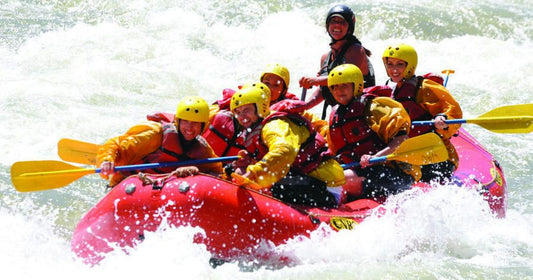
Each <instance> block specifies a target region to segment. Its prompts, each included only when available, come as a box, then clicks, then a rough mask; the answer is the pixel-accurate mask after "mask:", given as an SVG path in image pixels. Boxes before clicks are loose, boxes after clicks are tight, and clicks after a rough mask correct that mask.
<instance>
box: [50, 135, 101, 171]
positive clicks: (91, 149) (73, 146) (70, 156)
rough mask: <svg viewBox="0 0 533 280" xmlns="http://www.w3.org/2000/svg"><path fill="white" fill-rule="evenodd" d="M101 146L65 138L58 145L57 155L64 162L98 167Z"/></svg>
mask: <svg viewBox="0 0 533 280" xmlns="http://www.w3.org/2000/svg"><path fill="white" fill-rule="evenodd" d="M99 148H100V145H97V144H93V143H87V142H82V141H78V140H73V139H67V138H63V139H61V140H59V142H58V143H57V153H58V154H59V157H60V158H61V159H62V160H65V161H70V162H76V163H81V164H88V165H96V154H97V153H98V149H99Z"/></svg>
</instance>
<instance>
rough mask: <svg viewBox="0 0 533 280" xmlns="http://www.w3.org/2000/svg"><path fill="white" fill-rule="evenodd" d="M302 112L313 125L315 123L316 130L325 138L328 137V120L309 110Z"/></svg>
mask: <svg viewBox="0 0 533 280" xmlns="http://www.w3.org/2000/svg"><path fill="white" fill-rule="evenodd" d="M300 114H301V115H302V117H304V118H306V119H308V120H309V121H310V122H311V125H313V127H314V129H315V131H316V132H318V133H319V134H320V135H322V137H324V139H326V136H327V131H328V122H327V121H326V120H323V119H321V118H319V117H317V116H316V115H315V114H313V113H311V112H309V111H303V112H302V113H300Z"/></svg>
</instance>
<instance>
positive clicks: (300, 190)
mask: <svg viewBox="0 0 533 280" xmlns="http://www.w3.org/2000/svg"><path fill="white" fill-rule="evenodd" d="M270 190H271V191H272V196H273V197H275V198H277V199H279V200H281V201H284V202H287V203H292V204H301V205H308V206H313V207H326V208H336V207H337V200H336V199H335V196H333V194H332V193H330V192H329V191H328V189H327V186H326V183H324V182H322V181H320V180H318V179H315V178H313V177H310V176H307V175H300V174H295V173H289V174H287V176H285V177H284V178H283V179H281V180H280V181H278V182H277V183H275V184H274V185H272V187H271V188H270Z"/></svg>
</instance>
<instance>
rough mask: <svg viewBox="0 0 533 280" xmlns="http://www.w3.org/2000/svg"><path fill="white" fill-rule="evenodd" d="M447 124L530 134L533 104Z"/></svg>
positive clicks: (421, 122) (431, 122)
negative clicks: (471, 124)
mask: <svg viewBox="0 0 533 280" xmlns="http://www.w3.org/2000/svg"><path fill="white" fill-rule="evenodd" d="M446 123H447V124H458V123H473V124H477V125H479V126H481V127H483V128H485V129H488V130H490V131H492V132H496V133H530V132H532V131H533V104H518V105H507V106H502V107H498V108H496V109H493V110H491V111H489V112H487V113H485V114H483V115H481V116H479V117H477V118H475V119H455V120H446ZM433 124H434V121H433V120H429V121H414V122H412V123H411V125H414V126H416V125H433Z"/></svg>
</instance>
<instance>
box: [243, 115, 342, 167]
mask: <svg viewBox="0 0 533 280" xmlns="http://www.w3.org/2000/svg"><path fill="white" fill-rule="evenodd" d="M281 117H287V118H289V119H290V120H291V121H292V122H295V123H296V124H298V125H305V126H306V127H307V129H308V130H309V133H310V136H309V138H308V139H307V140H306V141H305V142H304V143H303V144H302V145H301V147H300V150H299V151H298V155H297V156H296V159H295V160H294V162H293V164H292V167H291V170H293V171H294V172H298V173H300V174H307V173H309V172H311V171H313V170H314V169H316V168H317V167H318V166H319V165H320V164H321V163H322V162H324V161H326V160H328V159H331V158H333V154H332V153H331V151H330V150H329V149H328V147H327V143H326V141H325V140H324V138H323V137H322V136H321V135H320V134H319V133H316V131H315V130H314V129H313V126H312V125H311V123H310V122H309V121H308V120H307V119H305V118H304V117H302V116H300V115H298V114H290V113H287V112H274V113H272V114H270V115H269V116H268V117H266V118H265V119H263V121H261V123H260V124H259V125H257V126H256V127H255V128H253V129H252V130H251V131H247V130H244V132H243V133H242V134H241V141H242V142H243V143H244V145H245V146H246V150H247V151H248V153H250V155H252V157H253V158H255V159H262V158H263V157H264V156H265V155H266V154H267V153H268V147H267V146H266V145H265V144H264V143H263V141H262V139H261V130H262V129H263V127H264V125H265V124H266V123H267V122H269V121H271V120H273V119H276V118H281Z"/></svg>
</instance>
